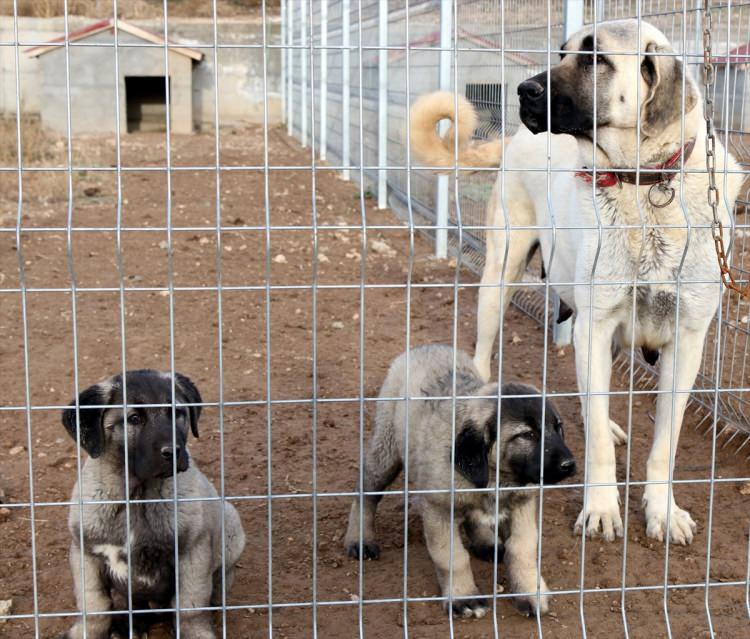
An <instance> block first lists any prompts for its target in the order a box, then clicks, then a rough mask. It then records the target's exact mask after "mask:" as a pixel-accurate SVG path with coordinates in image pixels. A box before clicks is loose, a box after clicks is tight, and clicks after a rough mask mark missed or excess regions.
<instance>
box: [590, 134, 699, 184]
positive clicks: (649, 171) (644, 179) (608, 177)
mask: <svg viewBox="0 0 750 639" xmlns="http://www.w3.org/2000/svg"><path fill="white" fill-rule="evenodd" d="M693 148H695V138H692V139H691V140H690V141H689V142H688V143H687V144H686V145H685V146H684V147H682V148H681V149H677V150H676V151H675V152H674V153H673V154H672V155H671V156H669V158H668V159H667V160H666V161H664V162H662V163H661V164H657V165H656V166H646V167H643V168H642V169H641V171H640V176H637V175H636V173H635V172H634V171H628V172H623V171H597V172H596V185H597V186H598V187H601V188H607V187H610V186H616V185H617V184H621V183H622V182H625V183H626V184H636V177H639V179H638V181H637V183H638V184H639V185H641V186H648V185H652V184H668V183H669V182H671V181H672V178H673V177H674V176H675V174H674V173H664V172H663V171H664V169H673V168H674V167H675V166H677V165H678V164H679V162H680V157H681V156H682V153H683V152H684V154H685V162H687V161H688V158H689V157H690V154H691V153H692V152H693ZM575 175H576V177H579V178H581V179H582V180H584V182H587V183H588V184H591V183H592V182H593V180H594V177H593V176H594V172H593V171H592V170H591V169H587V168H584V169H583V170H582V171H576V174H575Z"/></svg>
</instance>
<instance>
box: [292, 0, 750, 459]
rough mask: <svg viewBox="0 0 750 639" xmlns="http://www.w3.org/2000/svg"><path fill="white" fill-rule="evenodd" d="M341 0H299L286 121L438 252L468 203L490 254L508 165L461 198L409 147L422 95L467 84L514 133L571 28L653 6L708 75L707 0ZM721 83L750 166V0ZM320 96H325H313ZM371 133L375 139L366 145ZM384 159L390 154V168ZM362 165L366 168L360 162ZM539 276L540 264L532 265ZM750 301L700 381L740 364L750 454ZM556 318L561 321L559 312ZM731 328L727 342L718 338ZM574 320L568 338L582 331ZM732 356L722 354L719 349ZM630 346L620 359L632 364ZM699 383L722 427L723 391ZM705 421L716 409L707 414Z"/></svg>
mask: <svg viewBox="0 0 750 639" xmlns="http://www.w3.org/2000/svg"><path fill="white" fill-rule="evenodd" d="M407 4H408V9H407V5H405V4H404V3H403V2H392V1H388V0H362V1H361V2H355V1H354V0H349V1H347V0H341V1H339V0H336V1H331V2H322V3H319V4H318V3H314V4H313V5H312V7H311V6H310V5H309V4H308V3H307V2H305V1H304V0H286V3H285V5H284V8H283V11H284V12H285V13H283V16H282V18H283V24H284V29H283V33H282V38H284V42H285V43H286V44H287V46H288V47H289V48H288V49H287V55H286V58H285V65H284V73H285V82H284V86H285V87H286V95H287V99H286V109H285V114H286V121H287V127H288V131H289V133H290V134H293V135H294V136H295V137H296V138H297V139H298V140H299V141H300V142H301V143H302V145H303V146H308V145H311V144H313V141H312V140H311V131H312V121H313V120H315V127H314V128H315V140H314V148H315V152H316V154H317V155H318V156H319V157H320V159H321V160H326V161H327V162H328V163H329V164H332V165H334V166H335V165H340V166H341V167H342V172H343V175H344V176H345V177H346V179H350V178H351V179H354V180H357V181H359V180H361V181H363V182H364V185H363V188H365V189H367V191H368V192H370V193H373V194H374V195H375V196H376V197H377V202H378V206H380V207H385V206H390V207H391V208H392V210H393V211H395V212H396V213H397V214H398V215H399V216H400V217H401V218H402V219H403V220H409V219H412V220H414V221H416V223H417V225H418V226H419V227H420V230H422V231H423V232H424V233H427V234H429V235H430V236H431V237H432V238H433V239H434V242H435V252H436V254H437V255H438V256H446V255H447V252H448V249H449V245H450V251H451V252H452V253H453V254H455V252H456V251H457V250H459V247H458V246H457V245H456V239H457V237H458V234H457V233H454V232H451V229H453V230H455V229H456V224H457V220H456V209H457V204H458V208H460V211H461V226H462V234H461V238H462V245H461V247H460V250H461V252H462V255H463V260H464V262H465V263H466V264H468V265H470V266H471V267H472V268H473V269H474V270H475V271H476V272H478V273H479V272H481V269H482V267H483V264H484V248H483V241H484V240H483V233H482V230H481V228H480V227H482V226H483V225H484V223H485V220H484V216H485V210H486V206H487V202H488V200H489V196H490V191H491V189H492V184H493V183H494V181H495V178H496V172H495V171H479V172H476V173H474V174H467V173H462V174H460V176H459V177H460V180H459V193H458V197H459V202H458V203H457V202H456V193H455V192H454V189H453V180H449V179H448V177H447V176H443V177H440V176H435V175H434V174H433V173H432V172H429V171H421V170H412V169H411V168H410V163H409V158H408V156H407V142H406V130H407V118H408V109H409V107H410V105H411V103H412V102H413V101H414V99H415V98H416V97H418V96H420V95H422V94H424V93H427V92H430V91H435V90H438V89H447V90H455V91H457V92H458V93H460V94H462V95H464V96H466V97H467V98H468V99H469V100H470V101H471V102H472V103H473V104H474V105H475V107H476V108H477V109H478V112H479V116H480V127H479V129H478V130H477V132H476V135H477V136H478V137H492V136H498V135H512V134H513V133H515V131H516V129H517V127H518V125H519V118H518V96H517V94H516V87H517V86H518V84H519V83H520V82H521V81H522V80H524V79H526V78H528V77H531V76H533V75H535V74H537V73H539V72H540V71H542V70H544V69H546V68H547V65H548V63H549V61H550V59H551V60H552V63H553V64H554V62H555V61H556V59H557V54H556V53H550V51H555V50H556V49H557V48H558V46H559V45H560V44H561V43H562V42H564V40H565V39H566V37H567V36H569V35H570V34H572V33H573V32H575V31H576V30H577V29H578V28H579V27H580V26H582V25H583V24H584V23H591V22H593V21H594V20H595V19H596V21H600V22H606V21H608V20H617V19H623V18H641V19H643V20H648V21H649V22H652V23H653V24H654V25H656V26H657V27H658V28H659V29H661V30H662V31H663V32H664V33H665V35H666V36H667V37H668V38H669V39H670V40H671V41H672V42H673V43H674V45H675V47H676V49H677V51H678V52H680V53H682V54H684V55H685V59H686V61H687V66H688V67H689V68H690V69H691V72H692V73H693V75H694V77H695V78H696V79H700V78H701V73H702V64H703V22H702V9H701V7H702V2H701V1H700V0H697V1H696V0H685V1H679V0H673V1H672V2H660V1H658V0H656V1H653V2H642V3H638V2H629V1H622V2H601V1H596V2H594V1H590V0H589V1H585V2H584V1H583V0H581V1H577V0H571V1H566V0H557V1H555V0H550V1H545V0H538V1H534V0H530V1H529V2H522V3H521V2H518V3H516V2H513V3H504V2H502V1H501V0H476V1H475V0H466V1H462V2H459V3H454V2H452V1H451V0H432V1H426V2H410V3H407ZM713 13H714V17H713V24H714V55H715V61H716V64H717V79H716V83H715V85H714V94H715V95H714V100H715V104H716V127H717V129H718V131H719V132H720V133H721V135H722V139H723V140H724V141H725V143H726V146H727V147H728V148H729V149H730V150H731V152H732V153H733V154H734V155H735V157H736V158H738V159H739V161H740V163H741V165H742V166H743V167H748V166H750V82H748V81H747V80H746V78H747V73H748V69H749V68H750V57H748V55H749V54H748V51H750V4H749V3H745V2H738V3H731V4H728V3H727V4H724V3H718V5H717V6H716V7H715V8H714V12H713ZM313 102H314V104H315V109H314V110H313V109H312V108H311V105H312V104H313ZM360 147H361V148H360ZM381 167H382V168H381ZM360 168H361V171H360V170H358V169H360ZM749 198H750V181H747V182H746V183H745V185H744V186H743V189H742V192H741V194H740V198H739V199H738V201H737V203H736V208H735V214H736V219H737V223H738V224H739V225H740V227H741V228H739V229H738V230H737V232H736V234H735V245H734V246H735V248H734V263H735V265H736V268H737V269H738V270H739V272H740V273H742V276H743V277H744V276H746V275H747V273H748V268H750V262H748V260H750V257H749V256H748V255H747V251H746V247H747V246H748V241H749V240H750V233H748V231H746V230H745V229H744V228H743V227H744V225H745V224H746V219H745V215H746V213H747V206H748V205H749V204H750V199H749ZM530 277H532V278H533V277H534V276H533V275H532V274H530ZM514 301H515V303H516V304H517V305H520V306H521V307H522V308H524V309H525V310H527V311H528V312H529V314H531V315H532V316H533V317H535V318H536V319H537V320H538V321H540V322H541V321H544V313H545V310H544V309H545V308H546V306H545V304H544V301H543V298H541V297H539V296H535V295H524V294H520V295H518V296H517V297H516V299H515V300H514ZM747 319H748V316H747V313H746V309H744V307H743V306H742V305H741V302H740V301H739V300H732V301H731V302H730V303H729V304H727V305H726V306H725V307H724V309H723V311H722V317H721V321H722V330H721V332H720V333H717V331H716V330H715V329H713V330H712V332H711V335H712V336H713V343H710V344H709V345H707V347H706V350H705V354H704V362H703V367H702V370H701V374H700V377H699V379H698V382H697V386H698V387H699V388H703V389H705V390H710V389H711V388H714V387H715V385H716V380H715V377H716V371H717V370H718V371H723V373H722V374H723V375H725V376H726V378H725V379H722V381H721V383H722V385H724V386H725V387H726V388H727V389H728V390H727V392H726V393H721V395H720V401H719V405H720V409H719V415H720V419H721V420H722V421H723V423H724V426H725V427H724V428H722V430H721V436H722V437H723V438H725V439H722V441H721V444H722V445H727V446H728V445H731V446H735V447H736V450H737V451H738V452H740V451H744V453H745V454H746V455H749V454H750V448H748V443H750V396H749V395H748V393H747V391H746V390H745V389H744V387H745V386H746V385H747V384H746V381H747V380H748V379H749V378H750V377H749V376H750V351H749V350H748V349H749V348H750V341H749V340H748V333H749V330H750V324H748V321H747ZM555 330H556V331H557V330H559V327H558V326H555ZM717 334H720V335H721V344H719V342H718V339H717V337H716V336H717ZM569 339H570V338H569V332H568V331H564V332H563V334H562V335H561V336H560V337H557V336H556V341H558V343H566V342H567V341H569ZM717 358H719V361H717ZM629 363H630V356H629V354H624V353H623V354H621V355H620V356H619V359H618V362H617V366H618V368H619V370H620V371H621V372H622V374H623V375H626V376H627V374H628V370H629ZM635 363H636V364H637V366H638V379H639V381H640V383H641V384H643V385H644V387H653V385H654V384H655V380H656V377H655V374H654V373H655V371H654V369H653V368H652V367H650V366H649V365H648V364H647V363H646V362H645V360H643V359H642V358H641V357H640V355H637V356H636V358H635ZM706 397H707V396H706V395H703V394H698V395H696V396H694V398H693V400H692V401H693V402H694V404H695V406H696V407H697V408H701V409H703V415H704V421H705V422H706V424H707V429H706V432H710V425H711V417H712V411H713V400H712V399H706ZM701 425H703V422H701Z"/></svg>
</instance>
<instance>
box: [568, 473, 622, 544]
mask: <svg viewBox="0 0 750 639" xmlns="http://www.w3.org/2000/svg"><path fill="white" fill-rule="evenodd" d="M584 528H585V530H586V535H587V536H589V537H594V536H596V535H597V534H600V535H601V537H602V539H605V540H606V541H614V539H615V537H616V536H617V537H622V532H623V530H622V517H621V516H620V497H619V493H618V492H617V487H616V486H598V487H594V488H590V489H589V491H588V499H587V503H586V508H585V509H584V510H582V511H581V514H580V515H578V520H577V521H576V525H575V532H576V533H578V534H580V533H581V531H582V530H583V529H584Z"/></svg>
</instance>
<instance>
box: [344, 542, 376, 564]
mask: <svg viewBox="0 0 750 639" xmlns="http://www.w3.org/2000/svg"><path fill="white" fill-rule="evenodd" d="M346 554H347V555H348V556H349V557H351V558H352V559H359V542H358V541H352V542H347V544H346ZM379 558H380V546H378V544H377V543H376V542H374V541H363V542H362V559H365V560H367V559H379Z"/></svg>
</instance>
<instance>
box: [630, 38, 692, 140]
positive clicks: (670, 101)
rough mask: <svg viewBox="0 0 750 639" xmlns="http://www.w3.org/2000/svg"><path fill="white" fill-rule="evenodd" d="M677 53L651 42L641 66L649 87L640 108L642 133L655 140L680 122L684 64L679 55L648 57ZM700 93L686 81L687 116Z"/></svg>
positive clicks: (689, 81)
mask: <svg viewBox="0 0 750 639" xmlns="http://www.w3.org/2000/svg"><path fill="white" fill-rule="evenodd" d="M654 53H662V54H664V53H674V52H673V51H672V50H671V49H668V48H666V47H662V46H659V45H657V44H655V43H653V42H650V43H649V44H648V45H647V46H646V56H644V58H643V62H642V63H641V75H642V76H643V78H644V80H646V83H647V84H648V86H649V89H648V94H647V95H646V99H645V100H644V102H643V106H642V107H641V131H643V133H645V134H646V135H648V136H650V137H652V136H655V135H658V134H659V133H661V132H662V131H663V130H664V128H665V127H666V126H668V125H669V124H671V123H672V122H674V121H675V120H678V119H679V118H680V117H681V116H682V113H683V110H682V108H683V107H682V79H683V76H684V74H685V70H684V69H683V66H682V62H681V61H680V60H679V59H678V58H677V56H676V55H648V54H654ZM697 101H698V92H697V90H696V88H695V85H694V84H693V81H692V80H691V79H690V77H686V78H685V111H684V112H685V113H689V112H690V111H692V110H693V108H694V107H695V105H696V103H697Z"/></svg>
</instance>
